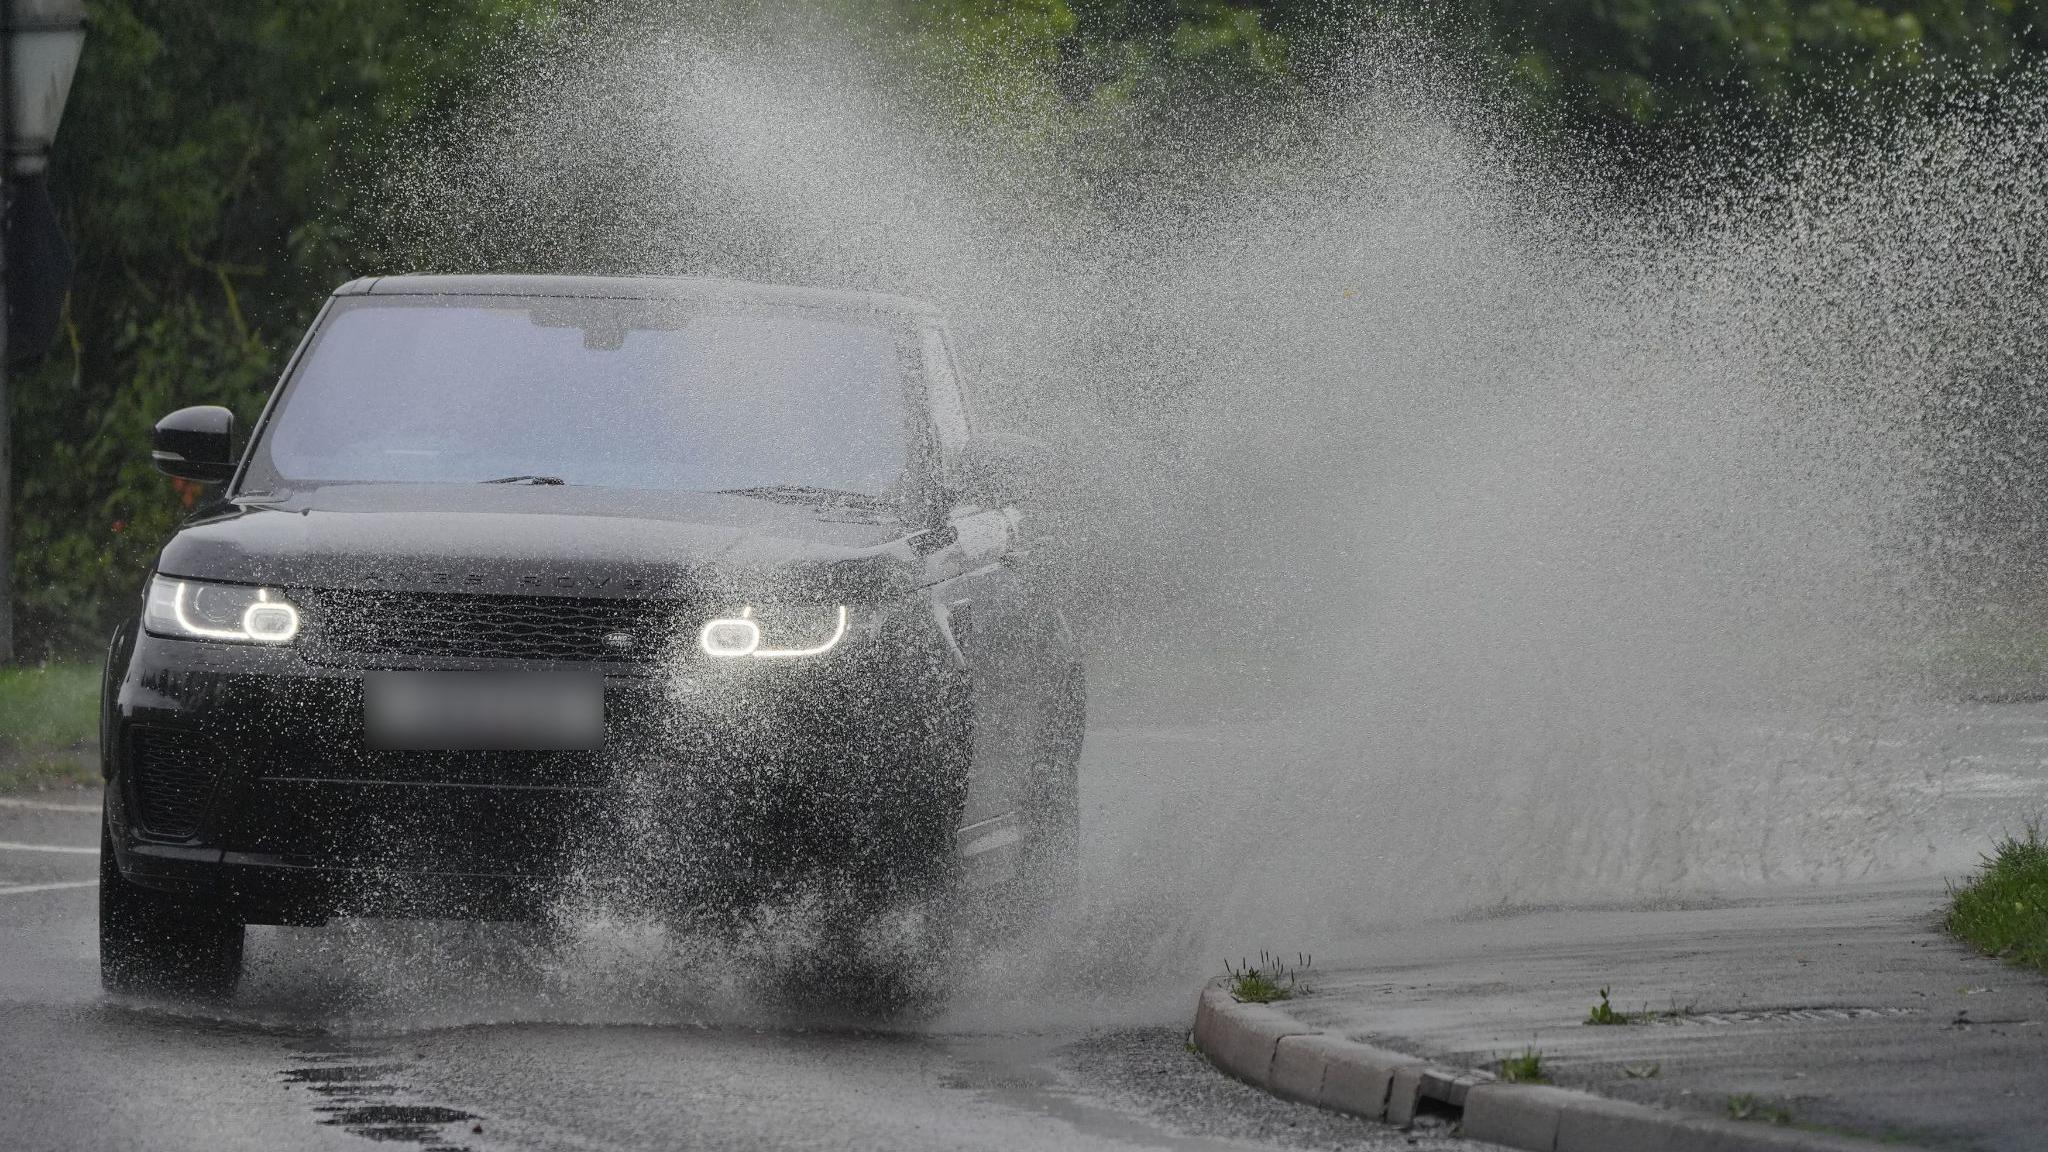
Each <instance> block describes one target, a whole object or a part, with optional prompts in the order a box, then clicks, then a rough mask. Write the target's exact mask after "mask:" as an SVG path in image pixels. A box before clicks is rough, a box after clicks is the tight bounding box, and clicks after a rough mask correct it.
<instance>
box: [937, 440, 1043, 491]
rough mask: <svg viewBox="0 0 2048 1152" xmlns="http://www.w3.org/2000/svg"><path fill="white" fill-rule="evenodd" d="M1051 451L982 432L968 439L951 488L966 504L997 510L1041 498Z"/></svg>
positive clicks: (1030, 442) (958, 461)
mask: <svg viewBox="0 0 2048 1152" xmlns="http://www.w3.org/2000/svg"><path fill="white" fill-rule="evenodd" d="M1051 469H1052V450H1051V449H1050V448H1047V447H1046V446H1045V445H1044V444H1041V443H1039V442H1038V441H1036V440H1033V439H1032V438H1031V437H1029V436H1017V435H1012V434H1011V433H1008V432H983V433H980V434H978V435H976V436H973V437H970V438H969V439H968V441H967V444H966V445H965V446H964V447H963V448H962V449H961V451H960V457H959V459H958V460H957V461H956V464H955V467H954V470H953V487H954V490H955V491H956V492H957V493H958V494H959V497H960V499H962V500H964V501H966V502H968V503H970V504H980V505H983V506H985V507H989V508H1001V507H1003V506H1005V505H1008V504H1032V503H1036V502H1037V501H1039V500H1040V499H1042V498H1043V497H1044V495H1045V485H1046V477H1047V474H1048V473H1049V472H1050V471H1051Z"/></svg>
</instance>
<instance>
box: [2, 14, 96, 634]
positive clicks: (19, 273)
mask: <svg viewBox="0 0 2048 1152" xmlns="http://www.w3.org/2000/svg"><path fill="white" fill-rule="evenodd" d="M0 39H4V41H5V44H6V51H4V52H0V155H4V156H5V165H6V167H5V170H4V173H0V177H4V180H0V184H4V186H0V664H7V663H11V662H12V661H13V660H14V579H13V568H14V563H13V560H14V552H13V548H12V543H13V541H12V538H11V534H12V529H13V520H14V493H13V486H12V483H11V482H12V479H13V474H14V464H13V459H12V456H11V448H12V443H13V441H12V433H11V432H10V431H9V429H8V426H7V369H8V365H9V362H10V360H11V361H14V362H25V361H29V360H33V359H35V358H37V357H39V356H40V355H41V354H42V352H43V350H44V349H45V348H48V347H49V340H48V335H49V332H50V330H51V329H52V328H53V327H54V325H55V320H56V314H57V310H58V308H60V307H61V306H62V302H63V298H64V291H65V281H66V280H68V279H69V276H70V258H69V256H68V255H67V254H66V252H65V250H64V241H63V237H62V236H61V235H59V234H58V232H57V227H56V224H57V220H56V214H55V212H54V211H53V210H52V209H51V207H50V190H49V183H48V176H47V170H48V168H49V165H50V147H51V146H52V145H53V144H55V143H56V142H57V124H58V122H60V121H61V120H63V119H64V99H65V97H66V96H68V95H70V93H71V78H72V76H73V75H75V74H76V73H77V71H78V55H79V52H80V51H81V50H83V49H84V47H85V0H0ZM17 200H19V201H20V202H21V206H22V208H23V209H24V211H23V212H21V213H20V214H19V218H18V219H17V218H16V213H15V211H14V208H15V204H16V201H17ZM17 248H19V249H21V251H20V252H17V251H16V249H17ZM17 259H20V260H21V261H22V267H21V268H20V269H19V270H18V269H17V268H16V266H15V265H16V261H17ZM24 272H25V273H27V275H23V273H24ZM16 285H18V286H19V288H18V289H17V291H16V292H15V293H14V295H13V297H12V298H10V296H9V288H10V287H11V286H16ZM16 317H20V318H21V319H22V320H23V321H24V322H25V323H26V326H27V327H28V328H29V329H30V331H31V332H36V331H40V332H42V333H43V337H44V338H43V339H41V340H40V341H33V340H32V341H30V342H29V344H28V346H27V347H26V348H25V349H23V350H24V351H27V352H28V353H29V355H28V356H20V355H16V354H14V349H12V348H10V347H9V335H10V333H9V331H8V330H9V328H10V327H11V324H10V321H12V320H14V319H15V318H16ZM39 320H40V321H41V322H40V323H39V322H38V321H39Z"/></svg>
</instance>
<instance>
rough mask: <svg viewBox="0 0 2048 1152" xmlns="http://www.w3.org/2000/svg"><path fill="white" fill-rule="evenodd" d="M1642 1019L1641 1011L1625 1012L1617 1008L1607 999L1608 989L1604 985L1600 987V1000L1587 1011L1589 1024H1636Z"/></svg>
mask: <svg viewBox="0 0 2048 1152" xmlns="http://www.w3.org/2000/svg"><path fill="white" fill-rule="evenodd" d="M1640 1019H1642V1015H1641V1014H1640V1013H1636V1012H1623V1011H1621V1010H1620V1009H1619V1008H1616V1007H1615V1006H1614V1004H1613V1003H1612V1002H1610V1001H1609V1000H1608V999H1607V989H1606V988H1604V987H1603V988H1601V989H1600V1002H1599V1003H1598V1004H1595V1005H1593V1010H1592V1011H1591V1012H1588V1013H1586V1023H1588V1024H1602V1025H1606V1024H1634V1023H1636V1022H1637V1021H1638V1020H1640Z"/></svg>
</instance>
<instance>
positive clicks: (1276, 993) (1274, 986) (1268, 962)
mask: <svg viewBox="0 0 2048 1152" xmlns="http://www.w3.org/2000/svg"><path fill="white" fill-rule="evenodd" d="M1314 963H1315V959H1314V957H1311V956H1309V955H1308V954H1307V953H1305V952H1297V953H1295V954H1294V964H1293V965H1292V966H1289V965H1287V964H1284V963H1282V962H1281V961H1280V958H1279V957H1277V956H1273V955H1270V954H1269V953H1266V952H1260V953H1259V962H1258V963H1257V964H1253V963H1252V962H1251V961H1249V960H1240V961H1238V963H1237V966H1236V967H1232V966H1231V964H1230V961H1228V960H1225V961H1224V962H1223V971H1224V973H1225V974H1226V975H1228V976H1229V978H1230V995H1231V998H1232V999H1234V1000H1236V1001H1237V1002H1238V1003H1240V1004H1271V1003H1273V1002H1274V1001H1276V1000H1291V999H1293V998H1294V996H1295V994H1296V993H1300V992H1306V991H1308V986H1307V985H1305V984H1302V983H1301V974H1302V973H1303V972H1305V971H1307V970H1308V968H1309V966H1310V965H1312V964H1314Z"/></svg>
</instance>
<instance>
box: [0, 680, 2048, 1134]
mask: <svg viewBox="0 0 2048 1152" xmlns="http://www.w3.org/2000/svg"><path fill="white" fill-rule="evenodd" d="M1226 719H1228V720H1229V721H1230V722H1228V723H1225V722H1222V721H1224V720H1226ZM1342 727H1343V718H1342V717H1335V718H1332V719H1330V721H1329V723H1328V724H1327V725H1326V726H1325V727H1324V728H1322V729H1319V728H1317V727H1316V726H1314V725H1313V724H1309V723H1298V724H1279V723H1272V724H1265V725H1263V726H1262V722H1261V721H1260V719H1259V718H1257V717H1252V716H1246V717H1242V718H1235V717H1222V716H1218V715H1216V714H1213V713H1212V714H1210V715H1207V716H1204V717H1202V718H1201V721H1199V722H1190V719H1182V718H1179V717H1175V718H1173V719H1172V721H1171V722H1168V723H1165V724H1161V725H1159V726H1156V727H1147V726H1124V727H1115V726H1110V727H1105V728H1099V729H1095V730H1091V732H1090V734H1089V748H1088V752H1087V759H1086V761H1084V767H1083V812H1084V815H1083V819H1084V825H1083V828H1084V832H1083V836H1084V843H1085V845H1086V849H1085V859H1084V872H1085V874H1086V876H1087V878H1088V879H1087V883H1086V885H1084V888H1085V890H1086V891H1087V893H1088V899H1087V904H1088V906H1087V907H1086V908H1083V909H1080V910H1078V911H1077V913H1076V915H1075V916H1074V917H1073V918H1072V919H1071V921H1070V922H1068V923H1063V924H1061V925H1059V926H1058V928H1057V930H1056V931H1054V932H1052V933H1048V934H1045V935H1046V938H1044V939H1041V940H1039V941H1038V942H1037V943H1036V944H1035V945H1034V946H1032V947H1029V948H1025V949H1023V950H1021V951H1018V952H1017V953H1016V954H1014V955H1011V954H1004V953H998V954H997V955H995V956H993V957H992V958H989V959H987V960H985V961H984V962H983V963H982V964H981V965H980V966H979V967H978V969H977V970H976V971H975V972H974V973H972V974H971V976H970V978H968V979H966V980H964V981H963V982H962V986H961V989H960V991H959V992H957V993H956V995H955V996H954V998H953V1000H952V1001H951V1006H950V1007H949V1009H948V1010H947V1011H946V1012H945V1013H944V1014H943V1015H941V1016H939V1017H938V1018H936V1019H933V1020H930V1021H925V1022H913V1023H905V1024H900V1025H897V1026H895V1027H894V1028H893V1029H886V1030H878V1029H875V1028H873V1027H859V1026H851V1025H845V1024H832V1023H828V1022H821V1021H818V1020H816V1019H804V1018H801V1017H798V1018H791V1017H789V1016H788V1015H786V1014H777V1013H775V1012H764V1011H761V1010H760V1009H759V1007H758V1005H753V1004H749V1003H748V1002H747V1001H746V998H745V997H744V996H741V997H738V998H737V999H736V998H735V997H734V996H733V995H732V994H731V989H732V987H733V986H734V984H735V980H734V975H735V973H734V971H733V969H735V968H737V969H739V970H740V975H742V976H744V974H745V972H744V970H745V969H746V967H747V963H748V962H747V961H746V960H745V959H744V958H742V959H739V960H735V961H733V962H731V963H727V964H725V965H723V966H721V965H720V964H719V963H718V962H717V961H718V960H719V958H718V957H717V956H712V957H709V958H708V960H707V958H706V957H703V956H698V957H696V958H695V960H694V961H693V962H692V963H690V964H682V965H678V964H677V963H676V962H675V961H674V958H673V957H672V956H669V955H667V954H666V953H664V951H663V949H662V948H661V947H660V946H659V945H658V944H656V943H650V942H649V941H648V940H647V939H646V938H645V936H644V934H636V932H635V931H634V930H632V928H631V926H621V925H615V924H606V923H593V924H589V925H585V926H584V927H583V928H582V930H581V934H580V936H578V937H576V938H575V939H573V940H571V941H570V942H569V943H568V944H567V945H566V946H565V945H564V944H563V943H562V942H561V941H559V940H557V941H554V942H552V943H549V944H548V945H546V946H544V947H536V946H535V945H534V943H533V939H532V934H531V933H527V932H523V931H522V930H521V929H519V928H517V927H513V926H463V925H453V924H427V925H404V924H388V923H387V924H377V923H360V922H358V923H343V924H339V925H336V926H331V927H329V928H326V929H320V930H312V929H281V928H268V927H265V928H256V929H252V930H251V935H250V950H249V970H248V975H247V977H246V978H245V981H244V984H243V987H242V989H241V990H240V992H239V993H238V994H237V996H236V997H235V999H234V1000H233V1001H232V1002H231V1003H229V1004H227V1005H225V1006H201V1005H194V1004H184V1003H175V1002H168V1001H151V1000H139V999H130V998H117V997H110V996H108V995H106V994H105V993H103V992H102V991H101V990H100V988H99V984H98V977H97V971H96V943H95V933H94V914H95V892H94V889H93V882H94V876H95V869H96V854H95V853H96V844H97V820H98V816H97V797H96V796H94V795H91V794H85V795H73V796H68V797H51V796H44V797H41V798H36V799H34V800H33V801H32V805H33V806H24V804H23V803H22V802H20V801H0V1148H5V1149H10V1150H12V1149H71V1148H85V1149H101V1148H106V1149H121V1148H146V1149H181V1148H195V1149H196V1148H204V1149H242V1148H250V1149H257V1148H260V1149H264V1150H266V1152H270V1150H274V1149H278V1148H316V1149H318V1148H355V1149H370V1148H374V1147H379V1146H382V1147H387V1148H405V1147H414V1148H422V1147H442V1148H457V1147H460V1148H473V1149H478V1150H479V1152H481V1150H483V1149H488V1148H593V1149H613V1148H621V1149H623V1148H647V1147H705V1148H833V1149H838V1148H848V1149H853V1148H878V1149H879V1148H891V1149H893V1148H972V1147H987V1148H1004V1149H1034V1148H1234V1147H1307V1148H1327V1147H1348V1148H1379V1149H1394V1148H1400V1149H1405V1148H1414V1147H1425V1148H1427V1147H1438V1148H1443V1147H1470V1145H1466V1144H1460V1143H1457V1142H1455V1141H1452V1140H1450V1139H1449V1138H1448V1137H1447V1136H1444V1135H1442V1134H1439V1133H1431V1132H1425V1133H1421V1134H1408V1133H1399V1132H1394V1131H1392V1130H1389V1129H1385V1128H1382V1127H1377V1126H1372V1125H1367V1124H1363V1123H1359V1122H1356V1121H1351V1120H1347V1119H1343V1118H1339V1117H1331V1116H1326V1115H1323V1114H1321V1113H1319V1112H1316V1111H1314V1110H1311V1109H1305V1108H1299V1107H1295V1106H1292V1105H1287V1104H1282V1103H1279V1102H1277V1101H1274V1100H1272V1099H1270V1098H1269V1097H1266V1096H1264V1095H1263V1094H1261V1093H1258V1092H1256V1091H1255V1090H1252V1089H1249V1088H1245V1087H1244V1086H1242V1085H1239V1084H1236V1083H1234V1082H1232V1081H1229V1080H1227V1079H1225V1078H1223V1077H1221V1076H1220V1075H1218V1074H1216V1073H1215V1072H1214V1071H1213V1070H1211V1069H1210V1068H1209V1067H1208V1066H1207V1065H1206V1064H1205V1063H1204V1062H1202V1060H1201V1059H1200V1058H1199V1057H1197V1056H1195V1055H1192V1054H1190V1053H1189V1052H1188V1051H1187V1050H1186V1048H1185V1046H1184V1033H1185V1028H1186V1026H1187V1023H1188V1019H1189V1016H1190V1013H1191V1010H1192V1006H1193V999H1194V992H1195V989H1196V988H1197V987H1198V985H1199V984H1200V982H1201V981H1202V980H1203V979H1204V978H1205V977H1207V976H1212V975H1215V974H1217V973H1218V972H1219V971H1220V970H1221V963H1222V960H1223V959H1224V958H1225V957H1229V958H1232V959H1235V958H1236V957H1238V956H1241V955H1244V954H1246V953H1250V954H1254V955H1255V954H1256V953H1257V952H1258V950H1259V949H1261V948H1265V947H1272V948H1274V949H1275V950H1276V951H1282V952H1288V953H1291V952H1292V951H1294V950H1295V949H1297V948H1307V949H1310V950H1317V951H1321V950H1324V949H1327V956H1328V959H1329V960H1330V961H1334V960H1336V959H1337V958H1339V957H1341V956H1343V955H1345V954H1346V953H1347V952H1351V953H1356V954H1365V952H1364V950H1363V949H1362V947H1361V943H1360V942H1363V941H1370V940H1373V939H1375V938H1377V934H1379V933H1381V932H1383V931H1384V929H1385V927H1386V926H1387V925H1389V924H1390V923H1404V924H1405V923H1412V922H1416V921H1421V920H1428V919H1431V918H1437V917H1442V916H1445V915H1450V914H1454V913H1457V912H1459V911H1463V910H1467V909H1472V908H1477V907H1488V906H1491V907H1499V906H1500V905H1501V904H1502V903H1503V902H1514V903H1524V902H1529V901H1533V900H1542V901H1545V902H1551V901H1553V899H1554V900H1555V902H1558V903H1564V902H1569V901H1572V900H1579V901H1584V900H1598V899H1605V898H1611V897H1612V896H1613V895H1614V894H1616V892H1617V891H1619V892H1624V893H1627V894H1629V895H1631V896H1634V897H1637V898H1642V897H1646V896H1661V895H1669V894H1677V893H1682V892H1685V891H1688V890H1694V891H1698V890H1718V889H1728V888H1740V887H1744V886H1771V885H1783V884H1786V883H1788V882H1790V883H1796V884H1799V885H1815V884H1819V885H1826V884H1829V883H1840V882H1842V881H1847V880H1866V881H1868V880H1876V879H1880V878H1888V879H1919V878H1929V877H1932V878H1935V879H1937V880H1938V879H1939V878H1941V877H1956V876H1960V874H1961V873H1962V871H1963V870H1965V869H1966V868H1967V867H1968V865H1969V864H1970V863H1972V862H1974V860H1975V858H1976V855H1977V853H1978V852H1980V851H1982V850H1983V848H1984V847H1985V846H1986V845H1988V843H1989V842H1990V840H1991V838H1992V837H1993V836H1995V835H1997V834H1998V833H1999V832H2001V831H2004V830H2008V829H2007V826H2008V825H2010V824H2011V823H2012V822H2013V821H2014V820H2016V819H2018V818H2021V817H2023V816H2024V815H2026V814H2029V813H2031V812H2033V811H2035V810H2037V809H2038V808H2039V806H2040V804H2041V803H2043V802H2044V801H2048V707H2044V706H2043V705H2040V704H2014V705H2000V706H1980V705H1966V706H1958V707H1953V708H1945V709H1941V710H1937V711H1934V712H1931V713H1927V714H1921V715H1907V716H1898V715H1893V714H1885V715H1883V716H1880V717H1878V718H1875V719H1872V720H1870V721H1868V722H1857V723H1853V724H1849V725H1846V726H1838V728H1836V729H1833V730H1823V731H1816V732H1811V733H1807V732H1799V731H1792V730H1771V731H1767V732H1765V734H1764V736H1762V737H1754V736H1749V737H1742V738H1741V739H1739V740H1737V739H1734V738H1730V739H1726V740H1720V741H1719V742H1717V743H1715V744H1713V746H1712V747H1710V748H1708V749H1707V750H1706V751H1707V752H1711V753H1712V754H1713V755H1712V756H1711V757H1710V756H1708V755H1706V753H1700V754H1699V759H1698V761H1697V763H1696V765H1695V767H1698V768H1699V769H1700V770H1699V771H1694V772H1691V773H1690V774H1687V773H1686V772H1684V771H1681V770H1680V769H1681V768H1683V767H1684V766H1685V764H1684V762H1683V761H1682V760H1674V761H1673V762H1672V763H1675V764H1677V765H1678V767H1673V766H1672V765H1671V764H1663V765H1661V766H1660V765H1659V763H1657V762H1655V761H1653V760H1652V761H1646V760H1642V759H1635V760H1622V759H1617V760H1616V761H1615V762H1614V764H1613V765H1612V769H1613V770H1612V772H1611V773H1610V772H1609V771H1608V768H1607V766H1605V765H1602V764H1597V763H1596V764H1593V765H1591V766H1590V767H1588V766H1586V765H1584V764H1582V763H1581V762H1580V761H1578V760H1576V759H1573V758H1571V757H1562V756H1560V757H1555V758H1551V759H1548V760H1546V759H1541V758H1537V759H1530V758H1529V757H1527V756H1525V757H1523V759H1522V760H1521V761H1518V763H1519V764H1520V765H1521V767H1519V768H1518V769H1517V772H1518V773H1519V774H1515V773H1503V772H1501V771H1498V770H1496V768H1495V767H1494V766H1492V765H1488V764H1476V765H1474V766H1470V767H1466V768H1461V767H1458V766H1457V765H1456V764H1451V763H1449V762H1446V763H1445V764H1442V765H1438V766H1436V768H1434V769H1431V766H1430V765H1429V764H1426V763H1419V762H1406V761H1403V762H1400V763H1394V762H1391V761H1389V760H1388V759H1387V758H1386V756H1385V755H1384V753H1383V752H1382V751H1380V750H1376V749H1375V748H1374V747H1372V746H1370V745H1361V744H1356V743H1346V742H1345V741H1343V740H1340V739H1338V738H1337V737H1336V736H1333V735H1331V734H1330V733H1331V732H1332V731H1334V730H1338V729H1341V728H1342ZM1649 751H1655V750H1649ZM1664 754H1666V755H1673V753H1672V752H1671V750H1665V752H1664ZM1676 754H1677V755H1684V754H1687V749H1684V748H1680V749H1678V750H1676ZM1708 768H1712V771H1707V769H1708ZM1546 774H1547V776H1546ZM1275 781H1284V783H1285V787H1276V786H1275ZM1536 781H1542V782H1543V784H1542V787H1537V786H1536V783H1534V782H1536ZM1646 783H1648V784H1654V785H1655V786H1654V787H1646V786H1645V784H1646ZM1603 789H1604V791H1603ZM1589 794H1599V795H1602V796H1603V797H1604V802H1605V806H1604V807H1590V808H1589V807H1588V806H1587V805H1585V804H1584V803H1583V802H1582V800H1581V798H1582V797H1584V796H1586V795H1589ZM53 802H54V806H53ZM1496 874H1499V875H1498V876H1496ZM1503 877H1504V878H1503ZM1504 931H1505V929H1504ZM1474 947H1475V948H1481V949H1482V950H1483V942H1482V943H1475V944H1474ZM739 983H742V984H743V983H744V980H740V981H739ZM378 1140H381V1141H383V1143H382V1144H381V1145H379V1144H377V1143H375V1142H374V1141H378Z"/></svg>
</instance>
